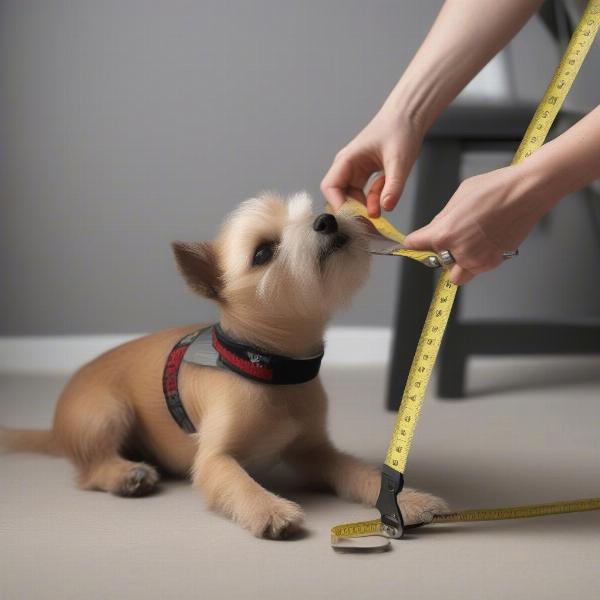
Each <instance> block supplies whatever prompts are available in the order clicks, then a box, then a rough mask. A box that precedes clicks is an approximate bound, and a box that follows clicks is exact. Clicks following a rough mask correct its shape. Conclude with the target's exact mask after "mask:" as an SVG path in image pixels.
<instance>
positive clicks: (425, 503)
mask: <svg viewBox="0 0 600 600" xmlns="http://www.w3.org/2000/svg"><path fill="white" fill-rule="evenodd" d="M398 504H399V506H400V510H401V511H402V518H403V519H404V524H405V525H414V524H416V523H422V522H423V521H428V520H429V519H430V517H431V516H432V515H436V514H439V513H443V512H447V511H448V505H447V504H446V502H444V500H442V499H441V498H438V497H437V496H433V495H432V494H427V493H425V492H418V491H417V490H412V489H410V488H406V489H404V490H402V491H401V492H400V494H399V495H398Z"/></svg>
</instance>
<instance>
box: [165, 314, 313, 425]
mask: <svg viewBox="0 0 600 600" xmlns="http://www.w3.org/2000/svg"><path fill="white" fill-rule="evenodd" d="M322 358H323V351H321V352H320V353H319V354H317V355H315V356H310V357H307V358H291V357H289V356H282V355H280V354H270V353H268V352H265V351H264V350H261V349H259V348H255V347H254V346H249V345H247V344H243V343H242V342H239V341H237V340H234V339H233V338H231V337H230V336H228V335H227V334H226V333H225V332H224V331H223V330H222V329H221V327H220V325H219V324H218V323H217V324H215V325H212V326H209V327H205V328H203V329H200V330H198V331H195V332H194V333H191V334H189V335H186V336H185V337H184V338H183V339H181V340H179V342H177V344H175V346H174V347H173V349H172V350H171V352H170V353H169V356H168V357H167V362H166V365H165V369H164V372H163V392H164V396H165V400H166V402H167V407H168V409H169V412H170V413H171V416H172V417H173V418H174V419H175V421H176V422H177V424H178V425H179V426H180V427H181V428H182V429H183V430H184V431H185V432H187V433H195V432H196V428H195V427H194V425H193V423H192V422H191V420H190V418H189V417H188V415H187V413H186V411H185V408H184V407H183V403H182V401H181V397H180V395H179V386H178V376H179V368H180V367H181V362H182V361H184V360H185V362H188V363H191V364H196V365H201V366H205V367H217V368H224V369H228V370H229V371H232V372H234V373H236V374H238V375H241V376H242V377H245V378H246V379H250V380H251V381H256V382H259V383H266V384H271V385H296V384H299V383H306V382H307V381H310V380H311V379H314V378H315V377H316V376H317V375H318V374H319V368H320V367H321V360H322Z"/></svg>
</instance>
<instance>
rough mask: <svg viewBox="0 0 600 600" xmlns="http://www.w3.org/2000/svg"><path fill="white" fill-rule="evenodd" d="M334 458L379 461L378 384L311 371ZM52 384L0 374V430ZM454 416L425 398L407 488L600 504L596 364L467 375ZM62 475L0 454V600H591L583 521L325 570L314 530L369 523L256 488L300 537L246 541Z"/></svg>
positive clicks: (154, 500)
mask: <svg viewBox="0 0 600 600" xmlns="http://www.w3.org/2000/svg"><path fill="white" fill-rule="evenodd" d="M324 378H325V382H326V386H327V387H328V389H329V391H330V397H331V405H332V409H331V430H332V435H333V438H334V439H335V441H336V442H337V444H338V445H339V446H341V447H343V448H344V449H347V450H351V451H353V452H355V453H357V454H359V455H361V456H363V457H364V458H366V459H369V460H372V461H374V462H380V461H381V459H382V457H383V454H384V451H385V448H386V445H387V438H388V435H389V433H390V431H391V427H392V423H393V420H394V416H393V414H392V413H386V412H384V411H383V410H382V398H383V385H384V373H383V371H382V370H374V369H371V370H363V371H361V370H357V369H353V370H351V371H350V370H348V371H346V370H332V369H330V370H328V371H326V372H325V373H324ZM63 382H64V378H62V377H55V378H52V377H36V376H33V375H32V376H30V377H24V376H11V375H3V376H0V423H2V424H4V425H24V426H45V425H47V424H48V423H49V420H50V418H51V413H52V408H53V402H54V399H55V397H56V395H57V393H58V391H59V389H60V387H61V385H62V384H63ZM469 382H470V383H469V387H470V390H471V396H470V397H469V398H468V399H467V400H464V401H459V402H442V401H439V400H436V399H435V398H433V397H430V398H429V399H428V402H427V404H426V407H425V411H424V414H423V416H422V419H421V421H420V423H419V427H418V430H417V437H416V441H415V444H414V450H413V454H412V456H411V459H410V463H409V470H408V476H407V480H408V483H409V485H413V486H417V487H418V486H420V487H423V488H425V489H428V490H431V491H432V492H435V493H438V494H440V495H442V496H444V497H446V498H447V499H448V501H449V502H450V503H451V504H452V505H453V506H454V507H456V508H458V507H463V508H464V507H471V506H487V505H503V504H511V503H512V504H519V503H527V502H540V501H542V502H543V501H550V500H556V499H566V498H576V497H585V496H594V495H597V496H600V362H599V361H598V359H597V358H593V359H592V358H585V359H582V360H576V359H573V358H568V359H560V358H556V359H554V358H553V359H528V360H526V361H525V360H524V361H519V360H515V359H511V360H478V361H473V363H472V365H471V366H470V370H469ZM71 478H72V470H71V467H70V466H69V465H68V464H67V463H66V462H65V461H63V460H60V459H53V458H46V457H42V456H33V455H5V456H0V598H1V599H2V600H21V599H25V600H30V599H31V600H33V599H37V598H56V599H70V598H73V599H75V598H77V599H81V598H86V599H90V600H92V599H96V598H102V599H104V598H106V599H108V598H111V599H112V598H205V599H212V598H259V599H265V600H266V599H270V598H278V599H279V598H286V599H289V600H292V599H296V598H302V599H303V600H308V599H311V598H329V599H337V598H340V599H342V598H343V599H355V598H356V599H362V598H394V599H397V598H402V599H410V598H444V599H447V600H450V599H453V598H461V599H464V598H478V599H480V598H481V599H494V598H498V599H503V600H506V599H507V598H510V600H516V599H518V598H526V599H527V600H533V599H537V598H544V599H547V598H548V599H550V598H598V597H600V512H596V513H586V514H579V515H566V516H560V517H549V518H544V519H537V520H530V521H513V522H503V523H490V524H470V525H460V526H459V525H456V526H449V525H446V526H436V527H432V528H430V529H422V530H419V531H418V532H415V534H414V535H413V536H411V539H407V540H403V541H398V542H395V543H394V545H393V550H392V551H391V552H388V553H386V554H375V555H340V554H336V553H334V552H333V551H332V550H331V549H330V547H329V531H328V530H329V527H330V526H331V525H332V524H335V523H339V522H343V521H346V520H355V519H366V518H373V517H375V516H376V513H375V511H373V510H369V509H366V508H363V507H360V506H358V505H352V504H349V503H346V502H342V501H340V500H338V499H336V498H334V497H331V496H327V495H317V494H309V493H306V492H302V491H301V490H298V489H296V486H295V485H294V483H293V481H292V482H291V481H290V480H289V478H285V477H283V476H278V475H277V474H274V475H272V476H271V480H272V485H274V486H275V487H276V489H279V490H281V491H282V492H283V493H285V494H287V495H288V496H289V497H291V498H293V499H295V500H298V501H299V502H300V503H301V504H302V505H303V506H304V507H305V509H306V515H307V523H306V524H307V530H308V531H307V534H306V536H305V537H304V538H303V539H299V540H296V541H290V542H271V541H262V540H257V539H254V538H253V537H251V536H250V535H249V534H247V533H246V532H245V531H243V530H241V529H239V528H238V527H236V526H235V525H233V524H231V523H230V522H228V521H227V520H225V519H223V518H221V517H220V516H218V515H215V514H212V513H210V512H207V511H206V510H205V508H204V506H203V504H202V499H201V497H200V496H199V495H198V494H197V493H196V492H194V491H193V490H192V489H191V488H190V487H189V485H187V484H186V483H185V482H166V483H165V484H164V486H163V489H162V493H160V494H157V495H155V496H152V497H149V498H144V499H120V498H114V497H111V496H109V495H107V494H102V493H94V492H82V491H78V490H77V489H75V488H74V487H73V485H72V483H71Z"/></svg>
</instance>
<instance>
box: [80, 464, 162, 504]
mask: <svg viewBox="0 0 600 600" xmlns="http://www.w3.org/2000/svg"><path fill="white" fill-rule="evenodd" d="M158 479H159V476H158V473H157V471H156V469H154V467H151V466H150V465H147V464H146V463H134V462H131V461H129V460H125V459H124V458H121V457H120V456H119V455H118V454H115V455H113V456H111V457H106V458H103V459H102V460H100V461H99V462H96V463H93V464H90V465H85V466H81V467H80V468H79V476H78V483H79V486H80V487H81V488H82V489H85V490H101V491H104V492H110V493H111V494H115V495H117V496H125V497H136V496H147V495H148V494H149V493H151V492H152V491H154V489H155V487H156V484H157V482H158Z"/></svg>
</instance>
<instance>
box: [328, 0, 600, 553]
mask: <svg viewBox="0 0 600 600" xmlns="http://www.w3.org/2000/svg"><path fill="white" fill-rule="evenodd" d="M599 25H600V0H590V1H589V2H588V5H587V7H586V9H585V11H584V13H583V16H582V18H581V20H580V22H579V24H578V26H577V28H576V29H575V31H574V33H573V35H572V37H571V40H570V42H569V45H568V46H567V49H566V51H565V53H564V55H563V57H562V59H561V61H560V63H559V65H558V67H557V68H556V70H555V72H554V75H553V77H552V80H551V81H550V84H549V85H548V87H547V88H546V91H545V92H544V95H543V97H542V100H541V102H540V103H539V105H538V107H537V109H536V111H535V113H534V116H533V118H532V120H531V123H530V124H529V127H528V128H527V131H526V132H525V135H524V137H523V140H522V142H521V144H520V145H519V148H518V149H517V152H516V153H515V156H514V158H513V160H512V164H517V163H519V162H521V161H522V160H524V159H525V158H527V157H528V156H530V155H531V154H532V153H533V152H535V150H537V149H538V148H539V147H540V146H541V145H542V144H543V143H544V140H545V139H546V136H547V134H548V131H549V130H550V127H551V126H552V123H553V122H554V120H555V118H556V116H557V114H558V112H559V110H560V108H561V106H562V104H563V102H564V99H565V97H566V96H567V94H568V92H569V90H570V89H571V86H572V85H573V82H574V80H575V77H576V76H577V73H578V72H579V69H580V68H581V65H582V64H583V61H584V59H585V56H586V55H587V53H588V51H589V49H590V47H591V45H592V42H593V41H594V37H595V36H596V34H597V32H598V27H599ZM345 210H346V211H348V212H350V213H351V214H355V215H358V216H361V217H363V218H365V217H366V218H369V217H368V215H367V212H366V209H365V207H364V206H363V205H362V204H360V203H358V202H356V201H354V200H348V201H347V202H346V203H345ZM369 220H370V221H371V223H372V225H373V226H374V227H375V229H376V230H377V231H379V233H381V234H382V235H384V236H385V237H387V238H389V239H392V240H394V241H399V242H403V241H404V237H405V236H404V234H402V233H400V232H399V231H398V230H396V228H395V227H394V226H393V225H392V224H391V223H389V222H388V221H387V220H386V219H384V218H383V217H380V218H378V219H369ZM391 253H392V254H394V255H397V256H403V257H406V258H411V259H413V260H417V261H419V262H421V263H425V264H428V263H427V259H429V258H430V257H436V256H437V255H436V254H435V253H434V252H427V251H415V250H406V249H402V248H397V249H394V251H392V252H391ZM429 266H431V263H429ZM456 292H457V287H456V286H455V285H454V284H452V283H451V282H450V280H449V275H448V271H447V270H445V269H444V270H443V271H442V274H441V276H440V278H439V280H438V283H437V286H436V289H435V291H434V294H433V298H432V301H431V304H430V307H429V311H428V313H427V318H426V320H425V324H424V326H423V330H422V332H421V337H420V338H419V342H418V345H417V349H416V352H415V357H414V359H413V363H412V365H411V369H410V371H409V376H408V379H407V382H406V386H405V389H404V393H403V396H402V401H401V404H400V409H399V411H398V416H397V418H396V423H395V425H394V429H393V433H392V438H391V442H390V445H389V447H388V451H387V455H386V458H385V462H384V464H385V465H387V467H389V468H391V469H393V470H394V471H396V472H398V473H400V475H401V476H402V475H403V473H404V470H405V468H406V463H407V459H408V454H409V451H410V447H411V443H412V440H413V437H414V432H415V426H416V423H417V420H418V418H419V414H420V412H421V407H422V404H423V400H424V398H425V392H426V390H427V386H428V384H429V380H430V378H431V374H432V371H433V367H434V364H435V360H436V358H437V355H438V352H439V349H440V346H441V343H442V338H443V335H444V331H445V329H446V325H447V323H448V319H449V317H450V312H451V310H452V305H453V303H454V299H455V297H456ZM384 468H385V467H384ZM599 509H600V498H588V499H582V500H572V501H563V502H553V503H550V504H537V505H527V506H513V507H502V508H490V509H486V508H483V509H470V510H462V511H457V512H453V513H447V514H439V515H432V517H431V520H430V522H432V523H455V522H464V521H492V520H503V519H519V518H530V517H539V516H546V515H555V514H564V513H569V512H582V511H590V510H599ZM378 534H379V535H383V531H382V523H381V520H380V519H375V520H371V521H361V522H358V523H345V524H342V525H337V526H335V527H333V528H332V530H331V540H332V545H333V546H334V548H335V547H336V544H338V542H339V540H340V539H341V538H344V539H347V538H352V537H359V536H368V535H378ZM338 547H339V545H338Z"/></svg>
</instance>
